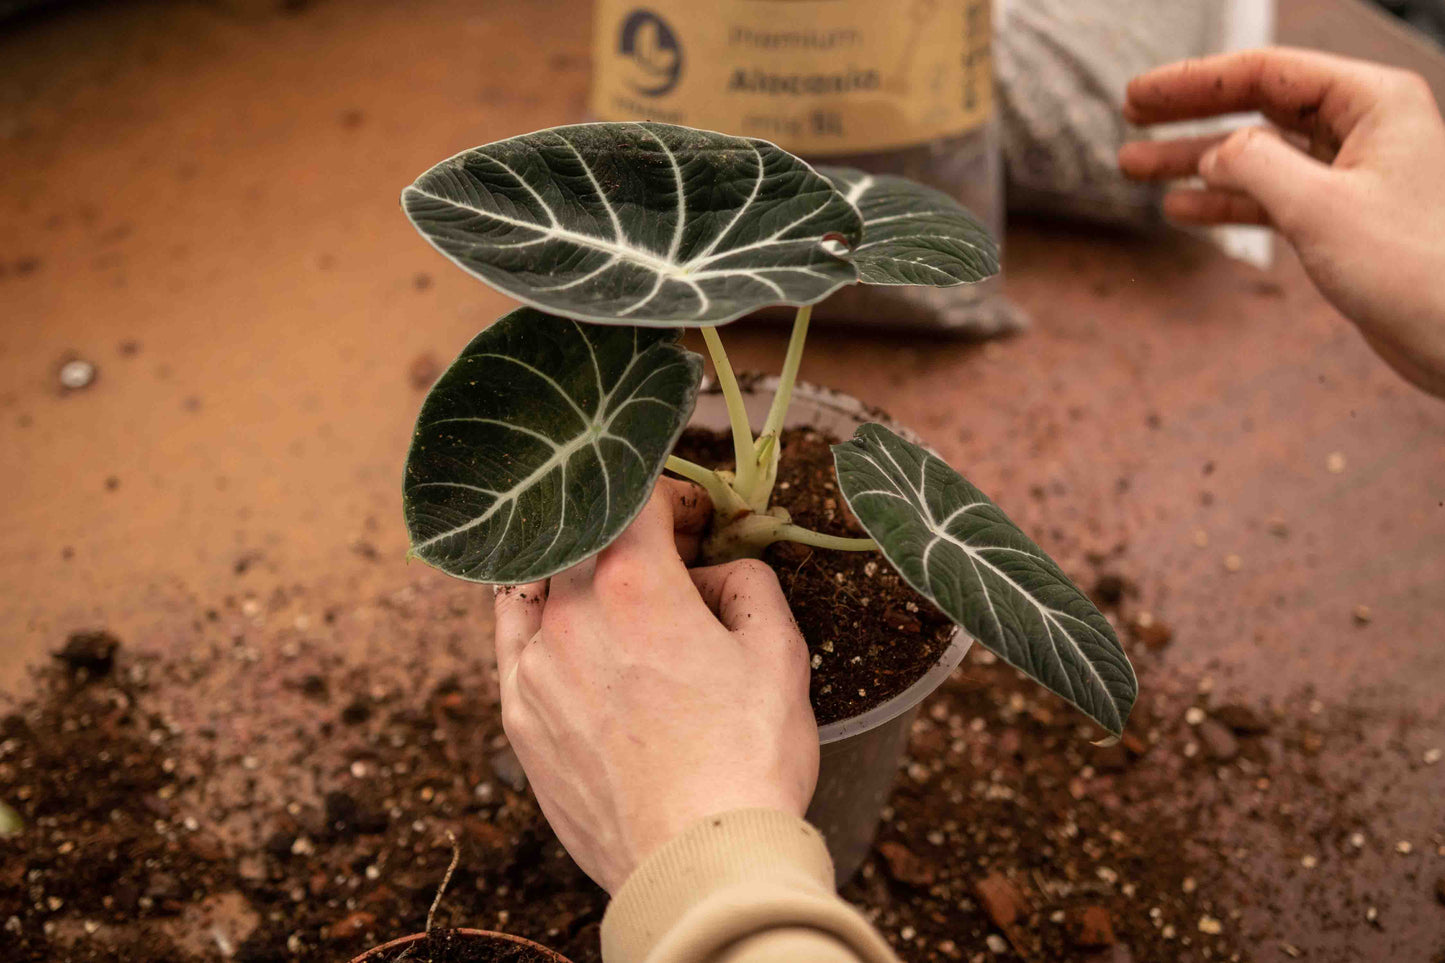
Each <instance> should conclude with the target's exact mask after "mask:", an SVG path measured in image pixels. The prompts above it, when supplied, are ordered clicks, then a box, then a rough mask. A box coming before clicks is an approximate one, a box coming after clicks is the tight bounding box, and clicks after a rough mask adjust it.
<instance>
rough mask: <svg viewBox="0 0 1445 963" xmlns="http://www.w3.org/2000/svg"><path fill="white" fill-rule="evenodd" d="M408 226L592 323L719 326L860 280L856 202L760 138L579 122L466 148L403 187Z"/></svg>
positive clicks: (537, 302)
mask: <svg viewBox="0 0 1445 963" xmlns="http://www.w3.org/2000/svg"><path fill="white" fill-rule="evenodd" d="M401 198H402V206H403V208H405V210H406V214H407V216H408V217H409V218H411V222H412V224H414V225H415V226H416V228H417V230H419V231H421V233H422V234H423V235H424V236H425V237H426V239H427V240H429V241H430V242H431V243H432V244H434V245H435V246H436V247H437V248H438V249H439V250H440V251H441V252H442V253H444V254H445V255H446V256H447V257H449V258H451V259H452V260H453V261H454V262H456V264H458V265H459V266H460V267H462V268H463V269H465V270H466V271H468V272H470V273H472V274H474V275H476V276H477V277H479V278H481V279H482V280H484V281H486V282H487V283H489V284H491V285H492V286H494V287H496V288H498V289H499V290H501V291H504V292H506V293H507V294H510V295H511V296H512V297H514V298H516V299H517V300H519V301H522V302H524V303H526V304H530V305H533V306H535V307H538V308H542V309H544V310H547V311H555V312H557V313H558V314H565V315H567V316H568V317H574V318H580V319H582V320H584V321H596V322H599V323H604V324H639V325H647V326H682V325H687V326H698V325H715V324H722V323H724V322H727V321H731V320H733V319H735V318H739V317H741V316H742V315H744V314H747V313H748V312H750V311H754V310H756V309H758V308H761V307H765V306H767V305H771V304H793V305H800V304H812V303H813V302H815V301H819V300H822V299H823V298H824V297H826V296H827V295H828V294H829V293H831V292H832V291H833V290H835V289H836V288H838V287H839V286H840V285H844V284H851V283H853V282H854V281H856V280H857V279H858V274H857V271H856V269H854V267H853V266H852V264H851V263H849V262H848V261H846V260H844V259H842V258H840V257H838V256H837V255H836V254H834V253H832V252H831V251H830V250H829V249H828V247H827V246H825V244H824V241H825V239H830V240H840V241H841V242H842V243H843V244H845V245H848V246H852V245H853V244H856V243H857V242H858V239H859V237H860V236H861V234H862V221H861V220H860V219H859V215H858V212H857V210H855V209H854V208H853V206H852V205H851V204H849V203H848V202H847V201H845V200H843V198H842V197H841V196H840V195H839V194H838V192H837V191H835V190H833V187H832V185H831V184H829V183H828V181H827V180H826V179H824V178H822V177H820V176H819V175H818V174H816V173H814V171H813V169H812V168H810V167H809V166H808V165H807V164H804V163H803V162H802V161H800V160H798V158H796V157H794V156H793V155H792V154H789V153H788V152H786V151H784V150H782V149H781V148H778V147H775V146H774V145H772V144H769V143H767V142H766V141H761V140H746V139H743V138H741V137H728V136H725V135H723V134H715V133H711V132H709V131H700V130H692V129H691V128H687V127H673V126H671V125H668V124H650V123H627V124H578V125H576V126H572V127H556V128H553V129H551V130H543V131H538V132H537V133H535V134H526V135H524V136H521V137H513V138H511V139H509V140H503V141H498V142H496V143H494V144H487V145H485V146H482V147H477V148H475V149H473V150H469V151H464V152H462V153H460V154H458V155H456V156H455V157H452V158H450V159H449V160H445V161H443V162H442V163H440V164H438V165H437V166H436V167H433V168H432V169H431V170H429V171H427V172H426V173H425V174H423V175H422V176H421V177H419V178H417V181H416V183H415V184H413V185H411V186H410V187H408V188H407V189H406V190H405V191H403V192H402V195H401Z"/></svg>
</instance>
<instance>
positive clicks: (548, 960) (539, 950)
mask: <svg viewBox="0 0 1445 963" xmlns="http://www.w3.org/2000/svg"><path fill="white" fill-rule="evenodd" d="M450 932H451V933H452V934H454V935H455V936H459V937H462V938H464V939H465V940H467V941H468V942H471V941H476V942H477V943H478V944H480V946H479V948H481V947H483V946H486V944H492V948H500V947H501V946H506V947H519V948H525V949H528V950H531V951H532V952H533V954H534V955H535V956H536V959H537V960H538V961H541V963H572V961H571V960H569V959H567V957H565V956H563V955H562V954H561V953H558V952H557V951H556V950H549V949H547V947H545V946H543V945H542V944H540V943H533V942H532V941H531V940H527V939H523V938H522V937H520V936H512V935H510V934H508V933H493V932H492V931H491V930H471V929H461V928H458V929H454V930H451V931H450ZM426 937H427V934H425V933H413V934H411V935H410V936H403V937H401V938H399V939H395V940H392V941H391V942H390V943H383V944H381V945H380V946H374V947H372V948H371V949H369V950H367V951H366V952H365V953H363V954H361V955H360V956H358V957H356V958H355V959H354V960H352V961H351V963H376V961H378V960H380V959H381V957H382V954H384V953H387V952H389V951H391V950H399V949H401V948H402V947H405V946H411V945H413V944H416V943H420V942H421V941H422V940H424V939H426ZM483 959H485V957H483ZM528 963H531V961H530V960H529V961H528Z"/></svg>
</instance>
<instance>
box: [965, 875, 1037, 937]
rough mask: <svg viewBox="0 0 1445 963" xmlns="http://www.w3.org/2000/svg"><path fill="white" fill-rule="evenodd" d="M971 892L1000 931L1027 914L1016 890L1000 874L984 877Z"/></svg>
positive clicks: (1021, 898) (1005, 877)
mask: <svg viewBox="0 0 1445 963" xmlns="http://www.w3.org/2000/svg"><path fill="white" fill-rule="evenodd" d="M973 891H974V894H975V895H976V896H977V897H978V902H979V905H981V906H982V907H983V911H984V912H985V913H986V914H988V918H989V920H990V921H992V923H993V925H994V926H997V927H998V928H999V929H1001V930H1004V929H1007V928H1008V927H1010V926H1012V925H1013V924H1014V922H1015V921H1016V920H1018V918H1019V916H1020V915H1023V914H1026V913H1027V912H1028V910H1027V908H1026V907H1025V906H1024V905H1023V897H1022V896H1021V895H1019V891H1018V888H1017V887H1015V886H1014V884H1013V883H1011V882H1009V880H1008V877H1007V876H1004V875H1003V874H1002V873H993V874H991V875H989V876H985V877H984V878H983V879H981V880H979V881H978V882H977V883H975V884H974V885H973Z"/></svg>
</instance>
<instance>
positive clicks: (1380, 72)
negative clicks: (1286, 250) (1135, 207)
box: [1119, 48, 1445, 397]
mask: <svg viewBox="0 0 1445 963" xmlns="http://www.w3.org/2000/svg"><path fill="white" fill-rule="evenodd" d="M1255 110H1258V111H1260V112H1262V113H1263V114H1264V115H1265V116H1266V117H1267V118H1269V120H1271V121H1272V122H1273V123H1274V124H1276V125H1278V127H1279V128H1281V129H1282V130H1283V131H1284V132H1285V135H1284V137H1281V136H1280V135H1279V134H1278V133H1277V132H1276V131H1274V130H1271V129H1269V128H1262V127H1250V128H1245V129H1243V130H1238V131H1235V132H1233V133H1231V134H1228V135H1224V136H1220V137H1203V138H1187V139H1179V140H1162V141H1141V142H1136V143H1131V144H1125V145H1124V147H1123V148H1122V149H1121V150H1120V151H1119V166H1120V168H1121V169H1122V170H1123V172H1124V173H1125V174H1126V175H1127V176H1129V177H1131V178H1135V179H1137V180H1169V179H1174V178H1184V177H1195V176H1198V177H1200V178H1202V179H1203V181H1204V185H1205V186H1204V188H1203V189H1185V188H1180V189H1176V190H1174V191H1171V192H1170V193H1169V194H1168V195H1167V196H1166V197H1165V198H1164V211H1165V213H1166V214H1167V215H1168V216H1170V217H1171V218H1173V219H1175V220H1178V221H1183V222H1187V223H1193V224H1226V223H1233V224H1266V225H1272V226H1274V227H1275V228H1276V229H1278V230H1279V232H1280V233H1281V234H1283V235H1284V236H1285V238H1287V239H1288V240H1289V242H1290V243H1291V244H1293V245H1294V246H1295V248H1296V250H1297V251H1298V252H1299V256H1300V261H1301V262H1302V263H1303V265H1304V267H1305V270H1306V271H1308V272H1309V275H1310V277H1311V278H1312V279H1313V280H1314V282H1315V284H1316V285H1318V286H1319V288H1320V291H1321V292H1322V293H1323V294H1324V295H1325V297H1326V298H1328V299H1329V300H1330V302H1331V303H1332V304H1334V306H1335V307H1336V308H1338V309H1339V310H1340V311H1341V312H1342V313H1343V314H1344V315H1345V316H1346V317H1348V318H1350V319H1351V320H1352V321H1354V322H1355V324H1357V325H1358V326H1359V328H1360V330H1361V332H1363V334H1364V336H1365V338H1366V339H1367V340H1368V341H1369V343H1370V345H1371V346H1372V347H1373V348H1374V349H1375V351H1376V352H1378V353H1379V355H1380V356H1381V357H1382V358H1383V359H1384V360H1385V361H1386V362H1388V363H1389V364H1390V365H1391V366H1392V367H1394V368H1395V370H1396V371H1398V372H1400V374H1402V375H1404V376H1405V377H1406V378H1407V379H1409V380H1410V381H1412V382H1414V383H1415V384H1416V385H1418V386H1419V387H1421V388H1423V389H1425V390H1426V391H1429V392H1431V393H1432V394H1435V395H1440V396H1442V397H1445V177H1442V176H1441V173H1442V171H1445V121H1442V119H1441V116H1440V111H1439V108H1438V107H1437V105H1436V103H1435V99H1434V96H1433V95H1432V94H1431V92H1430V88H1429V86H1428V85H1427V84H1426V83H1425V81H1424V80H1422V79H1421V78H1420V77H1419V76H1417V75H1415V74H1412V73H1408V72H1406V71H1403V70H1396V69H1394V68H1391V67H1384V66H1380V65H1378V64H1372V63H1368V62H1365V61H1361V60H1349V59H1346V58H1343V57H1334V56H1329V55H1326V54H1321V53H1314V52H1311V51H1305V50H1292V49H1286V48H1274V49H1268V50H1253V51H1245V52H1242V53H1234V54H1223V55H1220V56H1215V57H1206V58H1203V59H1200V60H1187V61H1183V62H1181V63H1176V64H1171V65H1169V66H1166V67H1160V68H1159V69H1157V70H1153V71H1150V72H1149V73H1146V74H1143V75H1141V76H1139V77H1136V78H1134V80H1133V81H1131V82H1130V84H1129V88H1128V94H1127V101H1126V103H1125V105H1124V116H1125V117H1126V118H1127V119H1128V120H1129V121H1130V122H1131V123H1135V124H1156V123H1162V122H1165V121H1176V120H1190V119H1197V118H1201V117H1209V116H1213V115H1216V114H1228V113H1239V112H1244V111H1255ZM1286 138H1289V142H1287V140H1286Z"/></svg>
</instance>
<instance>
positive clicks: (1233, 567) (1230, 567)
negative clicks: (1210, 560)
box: [1224, 555, 1244, 572]
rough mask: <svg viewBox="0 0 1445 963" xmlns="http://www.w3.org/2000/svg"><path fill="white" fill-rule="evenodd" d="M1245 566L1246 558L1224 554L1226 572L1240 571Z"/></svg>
mask: <svg viewBox="0 0 1445 963" xmlns="http://www.w3.org/2000/svg"><path fill="white" fill-rule="evenodd" d="M1243 567H1244V560H1243V559H1241V558H1240V557H1239V556H1238V555H1226V556H1224V570H1225V571H1226V572H1238V571H1239V570H1240V569H1241V568H1243Z"/></svg>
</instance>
